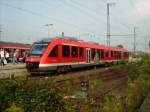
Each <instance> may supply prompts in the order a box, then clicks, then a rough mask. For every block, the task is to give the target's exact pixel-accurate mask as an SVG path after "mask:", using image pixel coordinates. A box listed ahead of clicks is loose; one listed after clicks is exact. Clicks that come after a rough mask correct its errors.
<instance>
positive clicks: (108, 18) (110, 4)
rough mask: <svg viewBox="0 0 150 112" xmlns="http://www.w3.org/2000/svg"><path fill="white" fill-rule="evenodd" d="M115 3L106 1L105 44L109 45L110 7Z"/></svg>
mask: <svg viewBox="0 0 150 112" xmlns="http://www.w3.org/2000/svg"><path fill="white" fill-rule="evenodd" d="M112 5H115V3H107V46H110V8H109V6H112Z"/></svg>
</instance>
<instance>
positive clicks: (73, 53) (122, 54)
mask: <svg viewBox="0 0 150 112" xmlns="http://www.w3.org/2000/svg"><path fill="white" fill-rule="evenodd" d="M121 60H128V50H126V49H121V48H114V47H108V46H104V45H97V44H91V43H87V42H81V41H76V40H70V39H69V38H67V39H65V38H61V37H57V38H55V39H51V40H50V39H47V40H46V39H45V40H42V41H39V42H35V43H34V44H33V46H32V49H31V51H30V53H29V56H28V57H27V58H26V65H27V69H28V71H29V72H31V73H32V72H37V71H38V72H47V71H52V70H57V71H64V70H68V69H71V68H76V67H85V66H92V65H98V64H105V63H112V62H115V61H121Z"/></svg>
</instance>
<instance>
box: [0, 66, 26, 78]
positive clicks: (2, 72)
mask: <svg viewBox="0 0 150 112" xmlns="http://www.w3.org/2000/svg"><path fill="white" fill-rule="evenodd" d="M25 74H27V70H26V68H25V63H18V64H11V63H8V64H7V65H5V66H4V68H3V69H1V68H0V78H9V77H10V76H11V75H14V76H19V75H25Z"/></svg>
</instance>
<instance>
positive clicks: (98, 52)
mask: <svg viewBox="0 0 150 112" xmlns="http://www.w3.org/2000/svg"><path fill="white" fill-rule="evenodd" d="M97 54H98V57H99V58H100V50H99V49H97Z"/></svg>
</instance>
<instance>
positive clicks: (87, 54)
mask: <svg viewBox="0 0 150 112" xmlns="http://www.w3.org/2000/svg"><path fill="white" fill-rule="evenodd" d="M90 58H91V53H90V48H86V63H90Z"/></svg>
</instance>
